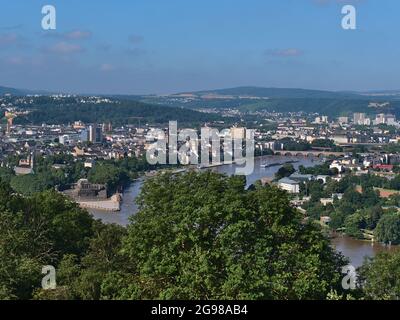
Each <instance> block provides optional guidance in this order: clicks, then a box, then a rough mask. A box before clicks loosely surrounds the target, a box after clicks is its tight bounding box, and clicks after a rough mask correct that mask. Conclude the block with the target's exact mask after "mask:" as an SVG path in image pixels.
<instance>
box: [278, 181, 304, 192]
mask: <svg viewBox="0 0 400 320" xmlns="http://www.w3.org/2000/svg"><path fill="white" fill-rule="evenodd" d="M278 187H279V188H280V189H282V190H285V191H287V192H289V193H300V184H299V183H298V182H297V181H294V180H292V179H289V178H282V179H280V180H279V181H278Z"/></svg>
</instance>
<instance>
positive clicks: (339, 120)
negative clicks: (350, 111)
mask: <svg viewBox="0 0 400 320" xmlns="http://www.w3.org/2000/svg"><path fill="white" fill-rule="evenodd" d="M338 122H339V124H347V123H349V118H348V117H339V118H338Z"/></svg>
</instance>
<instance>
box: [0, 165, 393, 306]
mask: <svg viewBox="0 0 400 320" xmlns="http://www.w3.org/2000/svg"><path fill="white" fill-rule="evenodd" d="M138 205H139V212H138V214H137V215H135V216H133V217H132V218H131V222H130V224H129V225H128V226H127V227H121V226H117V225H113V224H103V223H102V222H100V221H96V220H94V219H93V218H92V217H91V216H90V215H89V214H88V213H87V212H86V211H84V210H82V209H80V208H79V207H77V205H76V204H74V203H73V202H71V201H69V200H68V199H66V198H64V196H63V195H61V194H60V193H57V192H56V191H54V190H51V191H45V192H43V193H37V194H35V195H32V196H29V197H21V196H19V195H18V194H16V193H15V192H14V191H13V190H12V188H11V187H10V186H9V184H7V183H6V182H0V271H1V272H0V299H12V300H15V299H38V300H40V299H68V300H71V299H74V300H75V299H77V300H99V299H102V300H113V299H116V300H126V299H128V300H129V299H150V300H153V299H207V300H209V299H254V300H259V299H269V300H276V299H283V300H287V299H290V300H296V299H365V298H371V297H373V298H375V299H398V298H400V296H399V286H400V280H399V279H400V277H394V278H393V277H391V278H388V277H377V276H376V275H377V274H378V272H379V271H382V272H383V273H385V274H388V273H390V272H395V274H398V263H397V262H398V261H399V259H400V254H398V253H397V254H393V255H386V254H381V255H378V256H377V257H376V259H374V260H369V261H366V263H365V265H364V266H363V267H361V269H360V270H359V272H360V281H359V283H358V287H357V289H356V290H353V291H351V292H348V291H344V290H343V289H342V286H341V278H342V276H343V275H342V274H341V267H342V266H344V265H346V264H347V261H346V259H344V257H343V256H341V255H340V254H338V253H336V252H335V251H334V249H333V248H332V247H331V246H330V243H329V239H328V238H326V237H325V236H324V235H323V233H322V232H321V229H320V226H319V225H317V224H315V223H305V222H304V221H303V219H302V216H301V215H300V214H299V212H298V211H296V210H295V209H293V208H292V207H291V206H290V205H289V199H288V195H287V194H286V193H285V192H284V191H281V190H279V189H277V188H275V187H269V186H267V187H263V186H261V185H259V184H257V185H255V186H254V188H251V189H246V188H245V181H244V179H243V178H241V177H227V176H225V175H221V174H216V173H212V172H204V173H187V174H182V175H175V176H172V175H170V174H163V175H158V176H156V177H154V178H151V179H149V180H148V181H147V182H146V183H145V185H144V187H143V189H142V192H141V195H140V197H139V199H138ZM44 265H52V266H54V267H55V269H56V281H57V286H56V288H55V289H48V290H45V289H42V288H41V279H42V277H43V275H42V274H41V269H42V267H43V266H44ZM379 274H380V273H379ZM391 279H394V281H392V280H391ZM396 279H397V280H396Z"/></svg>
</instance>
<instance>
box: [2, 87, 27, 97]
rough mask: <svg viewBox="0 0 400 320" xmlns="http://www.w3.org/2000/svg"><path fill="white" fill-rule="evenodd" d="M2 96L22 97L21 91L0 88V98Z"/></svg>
mask: <svg viewBox="0 0 400 320" xmlns="http://www.w3.org/2000/svg"><path fill="white" fill-rule="evenodd" d="M4 94H12V95H18V96H19V95H23V94H24V92H23V90H19V89H14V88H7V87H2V86H0V96H1V95H4Z"/></svg>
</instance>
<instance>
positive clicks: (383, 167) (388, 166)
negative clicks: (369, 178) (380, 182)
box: [374, 164, 393, 170]
mask: <svg viewBox="0 0 400 320" xmlns="http://www.w3.org/2000/svg"><path fill="white" fill-rule="evenodd" d="M374 169H381V170H393V165H391V164H376V165H374Z"/></svg>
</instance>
